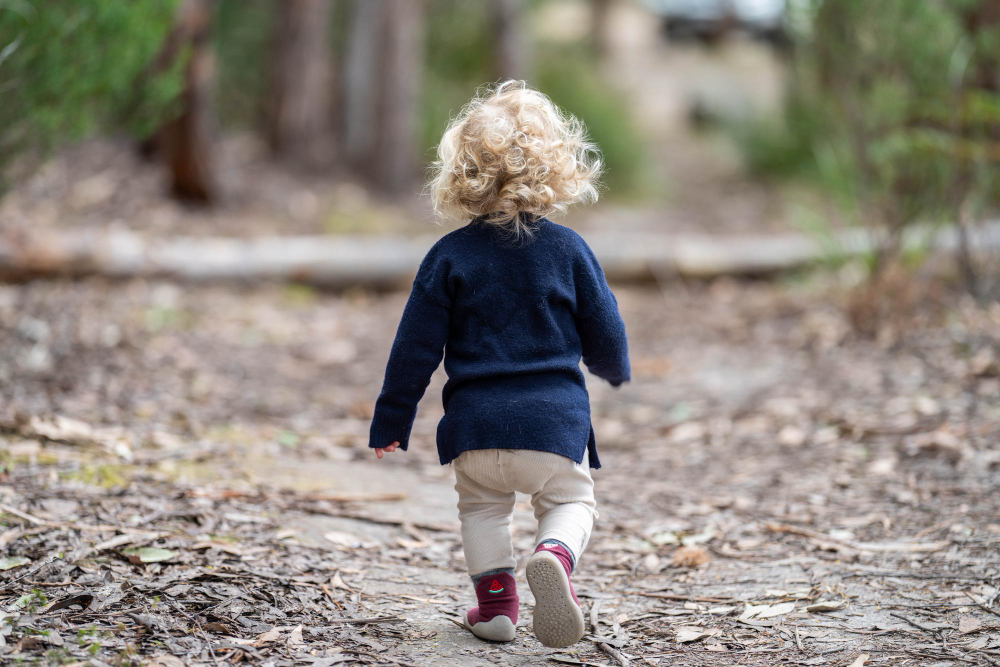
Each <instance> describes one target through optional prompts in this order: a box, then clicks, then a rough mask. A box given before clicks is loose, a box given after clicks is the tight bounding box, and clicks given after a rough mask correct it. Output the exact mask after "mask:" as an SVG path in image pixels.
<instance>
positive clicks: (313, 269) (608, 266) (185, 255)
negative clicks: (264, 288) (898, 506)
mask: <svg viewBox="0 0 1000 667" xmlns="http://www.w3.org/2000/svg"><path fill="white" fill-rule="evenodd" d="M583 235H584V237H585V238H586V240H587V242H588V243H589V244H590V245H591V247H592V248H593V249H594V252H595V253H596V254H597V256H598V258H599V259H600V261H601V263H602V265H603V266H604V269H605V272H606V273H607V274H608V277H609V278H610V279H612V280H617V281H634V280H649V279H667V278H671V277H676V276H680V277H695V278H712V277H717V276H724V275H730V276H762V275H768V274H773V273H776V272H780V271H785V270H789V269H796V268H800V267H802V266H806V265H808V264H811V263H815V262H819V261H822V260H824V259H827V258H830V257H831V256H832V255H834V254H837V255H842V256H855V255H859V254H864V253H867V252H870V251H871V250H872V249H873V248H874V247H875V243H874V241H873V240H872V239H871V237H870V235H869V234H868V233H867V232H866V231H865V230H849V231H846V232H843V233H840V234H838V235H836V236H831V237H830V238H829V239H827V240H826V241H825V242H823V241H820V240H818V239H816V238H813V237H809V236H806V235H804V234H781V235H768V236H730V237H716V236H693V235H691V236H686V235H676V234H669V233H662V234H652V233H648V234H618V233H609V232H585V233H584V234H583ZM436 239H437V237H436V236H435V237H431V236H420V237H414V238H400V237H388V238H385V237H375V236H372V237H366V236H273V237H261V238H230V237H206V238H198V237H173V238H147V237H144V236H141V235H139V234H136V233H134V232H130V231H125V230H112V231H84V232H70V233H65V232H63V233H37V234H36V233H29V234H24V233H22V234H11V233H8V234H3V233H0V279H2V280H8V281H24V280H31V279H36V278H52V277H71V278H78V277H84V276H91V275H99V276H106V277H110V278H170V279H177V280H184V281H195V282H211V281H295V282H303V283H308V284H313V285H317V286H322V287H347V286H354V285H364V286H374V287H377V286H386V287H388V286H398V285H402V284H405V283H406V282H407V281H408V280H410V279H411V278H412V277H413V274H414V273H415V272H416V270H417V267H418V266H419V264H420V260H421V259H422V258H423V256H424V253H426V252H427V250H428V249H429V248H430V246H431V245H432V244H433V243H434V241H435V240H436ZM958 241H959V240H958V235H957V233H956V231H955V230H954V229H952V228H947V229H944V230H941V231H938V232H929V231H927V230H926V229H924V228H914V230H912V231H911V233H910V234H909V236H908V237H907V239H906V240H905V241H904V242H905V243H908V244H911V245H916V244H924V243H926V244H928V245H930V246H931V247H933V248H936V249H938V250H942V251H951V250H954V249H955V248H957V247H958ZM976 245H977V247H980V248H984V249H985V248H990V249H995V250H1000V221H992V222H990V223H987V224H984V225H983V226H982V227H981V228H980V230H979V234H978V235H977V237H976ZM831 247H832V248H834V249H833V250H831Z"/></svg>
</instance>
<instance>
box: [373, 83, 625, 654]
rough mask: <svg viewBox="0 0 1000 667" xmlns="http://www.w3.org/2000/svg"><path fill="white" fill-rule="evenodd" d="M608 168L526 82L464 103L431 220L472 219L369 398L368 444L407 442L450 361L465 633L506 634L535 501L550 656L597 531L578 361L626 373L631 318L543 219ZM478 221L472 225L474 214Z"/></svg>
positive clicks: (532, 563) (570, 617) (577, 198)
mask: <svg viewBox="0 0 1000 667" xmlns="http://www.w3.org/2000/svg"><path fill="white" fill-rule="evenodd" d="M600 168H601V162H600V156H599V154H598V152H597V150H596V148H595V147H594V146H593V145H592V144H591V143H589V142H588V141H587V138H586V135H585V132H584V128H583V125H582V124H581V123H580V122H579V121H578V120H577V119H576V118H573V117H572V116H569V115H567V114H565V113H563V112H562V111H561V110H560V109H558V108H557V107H556V106H555V105H554V104H553V103H552V102H551V101H550V100H549V99H548V98H547V97H546V96H545V95H543V94H541V93H539V92H538V91H536V90H532V89H531V88H529V87H527V86H526V85H525V84H524V83H523V82H517V81H508V82H506V83H503V84H501V85H499V86H496V87H494V88H491V89H489V90H487V91H486V92H485V93H483V94H481V95H479V96H478V97H477V98H476V99H474V100H472V101H471V102H470V103H469V104H467V105H466V106H465V107H464V108H463V109H462V111H461V113H460V114H459V116H458V117H457V118H456V119H455V120H454V121H453V122H452V123H451V125H450V126H449V127H448V129H447V131H446V132H445V134H444V138H443V139H442V140H441V144H440V146H439V147H438V160H437V162H436V163H435V166H434V177H433V180H432V182H431V184H430V191H431V196H432V199H433V202H434V206H435V210H436V211H437V212H438V213H439V214H440V215H441V216H442V217H444V218H447V219H453V220H455V219H457V220H461V221H464V222H468V224H467V225H466V226H464V227H462V228H460V229H458V230H456V231H454V232H452V233H450V234H448V235H446V236H445V237H444V238H442V239H441V240H440V241H438V242H437V243H436V244H435V245H434V247H433V248H431V250H430V252H428V253H427V256H426V257H425V258H424V260H423V262H422V263H421V265H420V269H419V271H418V273H417V277H416V279H415V280H414V282H413V290H412V292H411V293H410V297H409V300H408V301H407V304H406V308H405V310H404V311H403V317H402V321H401V322H400V324H399V330H398V331H397V333H396V339H395V342H394V343H393V345H392V351H391V353H390V355H389V363H388V367H387V368H386V374H385V382H384V384H383V386H382V392H381V394H380V395H379V397H378V401H377V403H376V405H375V415H374V419H373V420H372V425H371V438H370V443H369V445H370V447H372V448H374V449H375V452H376V454H377V455H378V458H380V459H381V458H382V455H383V452H393V451H395V450H396V449H403V450H405V449H406V448H407V444H408V440H409V437H410V429H411V427H412V425H413V419H414V416H415V415H416V411H417V402H418V401H419V400H420V398H421V396H422V395H423V393H424V390H425V389H426V388H427V384H428V382H429V380H430V377H431V374H432V373H433V372H434V370H435V369H436V368H437V366H438V364H439V363H440V362H441V358H442V356H443V357H444V367H445V370H446V371H447V373H448V382H447V384H446V385H445V387H444V392H443V397H442V398H443V402H444V409H445V415H444V417H443V418H442V419H441V422H440V424H439V425H438V429H437V446H438V453H439V455H440V459H441V463H442V465H444V464H448V463H452V464H453V465H454V469H455V477H456V484H455V489H456V490H457V491H458V497H459V500H458V515H459V519H460V520H461V524H462V544H463V547H464V550H465V560H466V564H467V565H468V568H469V574H470V575H471V577H472V582H473V585H474V586H475V591H476V598H477V600H478V602H479V605H478V606H477V607H475V608H474V609H472V610H471V611H469V612H468V613H467V614H466V617H465V627H466V628H468V629H469V630H470V631H471V632H472V633H473V634H475V635H476V636H478V637H481V638H483V639H489V640H493V641H510V640H512V639H513V638H514V634H515V626H516V624H517V616H518V597H517V584H516V582H515V580H514V568H515V566H516V564H517V561H516V560H515V559H514V549H513V546H512V543H511V533H510V522H511V519H512V516H513V511H514V499H515V492H518V491H520V492H521V493H526V494H529V495H530V496H531V504H532V506H533V507H534V512H535V518H536V519H537V520H538V533H537V535H536V536H535V544H536V549H535V552H534V555H532V557H531V559H530V560H529V561H528V563H527V567H526V576H527V579H528V585H529V586H530V587H531V592H532V593H533V594H534V597H535V610H534V615H533V628H534V632H535V635H536V636H537V637H538V639H539V641H541V642H542V643H543V644H545V645H546V646H553V647H563V646H568V645H570V644H572V643H574V642H576V641H579V640H580V638H581V637H582V636H583V633H584V620H583V612H582V611H581V609H580V605H579V601H578V600H577V598H576V594H575V593H574V591H573V586H572V584H571V583H570V574H572V572H573V568H574V567H575V566H576V564H577V563H578V562H579V559H580V556H581V555H582V553H583V550H584V549H585V548H586V546H587V542H588V540H589V539H590V532H591V529H592V527H593V523H594V518H595V517H596V516H597V511H596V509H595V508H596V503H595V502H594V481H593V479H592V478H591V475H590V468H599V467H600V461H599V460H598V458H597V449H596V445H595V440H594V430H593V427H592V426H591V423H590V402H589V399H588V396H587V389H586V386H585V384H584V379H583V373H582V372H581V371H580V359H581V357H582V359H583V362H584V364H585V365H586V366H587V368H588V369H589V370H590V371H591V372H593V373H594V374H596V375H598V376H600V377H601V378H603V379H605V380H607V381H608V382H610V383H611V384H612V385H614V386H616V387H617V386H619V385H621V384H622V383H623V382H626V381H628V379H629V362H628V348H627V342H626V337H625V325H624V324H623V323H622V319H621V316H620V315H619V313H618V304H617V302H616V301H615V297H614V295H613V294H612V293H611V290H610V289H609V288H608V285H607V281H606V280H605V278H604V272H603V271H602V270H601V266H600V264H598V262H597V259H596V258H595V257H594V254H593V252H591V250H590V248H589V247H588V246H587V244H586V243H585V242H584V241H583V239H581V238H580V237H579V236H578V235H577V234H576V233H575V232H573V231H571V230H570V229H568V228H566V227H563V226H560V225H557V224H556V223H554V222H551V221H549V220H548V218H547V216H549V215H551V214H553V213H556V212H563V211H565V210H566V208H567V207H568V206H569V205H571V204H574V203H577V202H592V201H595V200H596V199H597V188H596V181H597V178H598V176H599V173H600ZM470 220H471V222H469V221H470Z"/></svg>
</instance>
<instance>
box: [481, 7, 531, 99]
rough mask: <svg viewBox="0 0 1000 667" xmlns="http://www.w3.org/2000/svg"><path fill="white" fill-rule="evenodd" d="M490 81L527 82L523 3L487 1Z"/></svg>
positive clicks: (525, 28) (526, 45) (526, 48)
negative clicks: (491, 61)
mask: <svg viewBox="0 0 1000 667" xmlns="http://www.w3.org/2000/svg"><path fill="white" fill-rule="evenodd" d="M490 13H491V20H492V30H493V35H492V36H491V38H490V44H491V46H492V50H493V79H494V80H495V81H501V80H506V79H527V78H529V77H528V61H529V58H528V50H529V47H528V44H529V43H530V40H529V38H528V37H529V36H528V34H527V32H526V31H527V26H526V25H525V22H524V1H523V0H490Z"/></svg>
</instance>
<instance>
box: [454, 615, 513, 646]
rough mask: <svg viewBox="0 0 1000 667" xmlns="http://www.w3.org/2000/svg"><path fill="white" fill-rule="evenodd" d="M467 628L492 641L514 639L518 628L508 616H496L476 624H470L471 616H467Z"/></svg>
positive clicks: (481, 637)
mask: <svg viewBox="0 0 1000 667" xmlns="http://www.w3.org/2000/svg"><path fill="white" fill-rule="evenodd" d="M465 629H466V630H468V631H469V632H471V633H472V634H474V635H475V636H477V637H479V638H480V639H488V640H489V641H491V642H509V641H512V640H513V639H514V633H515V632H516V628H515V626H514V623H513V622H512V621H511V620H510V618H509V617H507V616H503V615H500V616H494V617H493V618H491V619H490V620H488V621H480V622H479V623H476V624H475V625H470V624H469V617H468V616H466V617H465Z"/></svg>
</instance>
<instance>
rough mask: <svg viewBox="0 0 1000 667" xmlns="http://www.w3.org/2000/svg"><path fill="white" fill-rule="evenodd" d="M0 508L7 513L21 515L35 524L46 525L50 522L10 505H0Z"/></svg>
mask: <svg viewBox="0 0 1000 667" xmlns="http://www.w3.org/2000/svg"><path fill="white" fill-rule="evenodd" d="M0 510H2V511H4V512H6V513H7V514H13V515H14V516H17V517H21V518H22V519H24V520H25V521H27V522H29V523H33V524H35V525H36V526H47V525H49V524H51V523H52V522H51V521H46V520H45V519H39V518H38V517H37V516H32V515H30V514H28V513H27V512H22V511H21V510H19V509H17V508H16V507H11V506H10V505H0Z"/></svg>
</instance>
